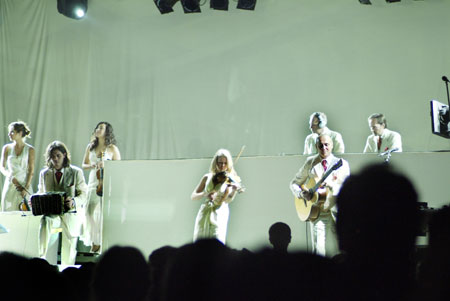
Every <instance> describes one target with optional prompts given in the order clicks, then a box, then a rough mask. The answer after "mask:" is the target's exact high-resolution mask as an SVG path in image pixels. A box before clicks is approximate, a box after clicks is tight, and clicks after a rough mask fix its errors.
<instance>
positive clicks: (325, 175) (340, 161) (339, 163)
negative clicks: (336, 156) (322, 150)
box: [309, 159, 342, 193]
mask: <svg viewBox="0 0 450 301" xmlns="http://www.w3.org/2000/svg"><path fill="white" fill-rule="evenodd" d="M341 166H342V159H340V160H339V161H338V162H337V163H336V164H334V165H333V167H331V168H329V169H328V170H327V172H326V173H325V174H324V175H323V176H322V178H321V179H320V180H319V181H318V182H317V183H316V185H314V187H312V188H311V189H310V190H309V191H310V192H311V193H314V192H316V191H317V189H319V187H320V185H322V183H323V182H324V181H325V180H326V179H327V178H328V176H329V175H330V174H331V173H332V172H333V171H334V170H336V169H338V168H339V167H341Z"/></svg>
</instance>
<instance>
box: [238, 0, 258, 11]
mask: <svg viewBox="0 0 450 301" xmlns="http://www.w3.org/2000/svg"><path fill="white" fill-rule="evenodd" d="M255 6H256V0H239V1H238V4H237V7H236V8H239V9H246V10H254V9H255Z"/></svg>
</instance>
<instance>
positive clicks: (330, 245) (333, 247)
mask: <svg viewBox="0 0 450 301" xmlns="http://www.w3.org/2000/svg"><path fill="white" fill-rule="evenodd" d="M309 225H310V232H311V242H312V252H313V253H314V254H318V255H322V256H327V257H333V256H334V255H336V254H337V253H338V244H337V238H336V230H335V224H334V220H333V218H332V215H331V214H330V213H328V214H321V215H320V216H319V218H318V219H317V220H315V221H314V222H310V223H309Z"/></svg>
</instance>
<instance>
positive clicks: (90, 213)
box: [81, 121, 120, 253]
mask: <svg viewBox="0 0 450 301" xmlns="http://www.w3.org/2000/svg"><path fill="white" fill-rule="evenodd" d="M115 144H116V139H115V137H114V131H113V127H112V126H111V124H110V123H108V122H105V121H101V122H99V123H98V124H97V126H96V127H95V129H94V132H93V133H92V139H91V142H90V143H89V144H88V146H87V147H86V152H85V154H84V161H83V164H82V167H83V169H85V170H90V173H89V182H88V202H87V210H86V220H85V223H84V225H83V231H82V232H83V233H82V235H81V240H82V241H83V242H84V244H85V245H87V246H91V252H93V253H97V252H99V251H100V247H101V240H102V224H103V219H102V217H103V210H102V199H103V198H102V196H101V195H102V193H101V191H100V189H97V187H98V185H99V178H100V181H101V178H102V172H103V166H104V163H103V162H104V160H120V152H119V149H118V148H117V146H116V145H115Z"/></svg>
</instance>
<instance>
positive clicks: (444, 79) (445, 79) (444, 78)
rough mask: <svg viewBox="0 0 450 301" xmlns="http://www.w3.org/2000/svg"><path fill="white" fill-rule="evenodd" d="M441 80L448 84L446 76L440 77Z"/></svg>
mask: <svg viewBox="0 0 450 301" xmlns="http://www.w3.org/2000/svg"><path fill="white" fill-rule="evenodd" d="M442 80H443V81H444V82H446V83H448V82H450V81H449V80H448V78H447V76H445V75H444V76H443V77H442Z"/></svg>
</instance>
